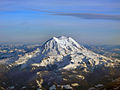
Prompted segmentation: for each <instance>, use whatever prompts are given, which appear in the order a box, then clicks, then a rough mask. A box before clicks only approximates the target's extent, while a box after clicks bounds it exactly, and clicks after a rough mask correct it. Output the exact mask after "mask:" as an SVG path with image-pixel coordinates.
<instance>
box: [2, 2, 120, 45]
mask: <svg viewBox="0 0 120 90" xmlns="http://www.w3.org/2000/svg"><path fill="white" fill-rule="evenodd" d="M61 35H65V36H71V37H73V38H74V39H76V40H77V41H78V42H80V43H85V44H110V45H118V44H120V39H119V38H120V1H119V0H114V1H113V0H99V1H98V0H84V1H83V0H60V1H58V0H50V1H49V0H44V1H43V0H34V1H33V0H22V1H18V0H0V42H2V43H3V42H33V43H36V42H40V43H43V42H44V41H46V40H48V39H49V38H51V37H53V36H61Z"/></svg>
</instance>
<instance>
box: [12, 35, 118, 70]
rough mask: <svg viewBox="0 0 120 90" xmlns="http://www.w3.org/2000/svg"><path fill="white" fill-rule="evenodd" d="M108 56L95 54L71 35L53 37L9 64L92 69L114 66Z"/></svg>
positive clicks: (23, 66)
mask: <svg viewBox="0 0 120 90" xmlns="http://www.w3.org/2000/svg"><path fill="white" fill-rule="evenodd" d="M115 62H116V61H114V62H113V60H111V59H110V58H107V57H104V56H102V55H99V54H96V53H94V52H92V51H90V50H88V49H86V48H85V47H83V46H81V45H79V44H78V43H77V42H76V41H75V40H74V39H72V38H71V37H65V36H61V37H53V38H51V39H50V40H48V41H47V42H45V43H44V44H43V45H42V47H40V48H37V49H36V50H35V51H33V52H31V53H27V54H25V55H24V56H22V57H20V58H19V59H18V60H17V61H15V62H14V63H13V64H11V65H10V66H17V65H21V67H22V68H25V67H27V66H32V67H47V68H50V67H53V68H54V69H67V70H69V69H76V68H84V69H94V67H96V66H106V67H108V66H114V64H115Z"/></svg>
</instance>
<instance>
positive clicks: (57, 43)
mask: <svg viewBox="0 0 120 90" xmlns="http://www.w3.org/2000/svg"><path fill="white" fill-rule="evenodd" d="M78 50H81V51H82V50H85V48H84V47H82V46H80V45H79V44H78V43H77V42H76V41H75V40H74V39H72V38H71V37H65V36H60V37H58V38H57V37H53V38H51V39H50V40H48V41H47V42H45V43H44V44H43V45H42V54H44V55H48V56H54V55H66V54H70V53H74V52H77V51H78Z"/></svg>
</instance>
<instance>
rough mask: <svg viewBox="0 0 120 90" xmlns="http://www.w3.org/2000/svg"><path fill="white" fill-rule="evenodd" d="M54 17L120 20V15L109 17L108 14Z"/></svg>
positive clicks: (62, 14) (67, 14) (71, 14)
mask: <svg viewBox="0 0 120 90" xmlns="http://www.w3.org/2000/svg"><path fill="white" fill-rule="evenodd" d="M53 15H60V16H73V17H78V18H83V19H104V20H120V15H107V14H95V13H55V14H53Z"/></svg>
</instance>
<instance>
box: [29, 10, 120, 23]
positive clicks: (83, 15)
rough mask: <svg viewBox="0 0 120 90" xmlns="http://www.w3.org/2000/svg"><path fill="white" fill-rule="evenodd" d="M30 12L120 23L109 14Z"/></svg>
mask: <svg viewBox="0 0 120 90" xmlns="http://www.w3.org/2000/svg"><path fill="white" fill-rule="evenodd" d="M29 10H32V11H38V12H46V13H48V14H50V15H59V16H72V17H78V18H82V19H103V20H118V21H120V15H110V14H96V13H65V12H56V11H47V10H39V9H31V8H29Z"/></svg>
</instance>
